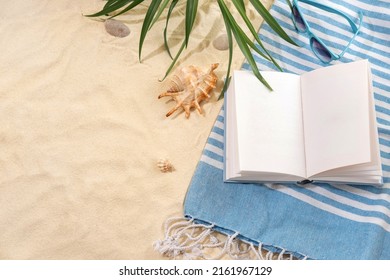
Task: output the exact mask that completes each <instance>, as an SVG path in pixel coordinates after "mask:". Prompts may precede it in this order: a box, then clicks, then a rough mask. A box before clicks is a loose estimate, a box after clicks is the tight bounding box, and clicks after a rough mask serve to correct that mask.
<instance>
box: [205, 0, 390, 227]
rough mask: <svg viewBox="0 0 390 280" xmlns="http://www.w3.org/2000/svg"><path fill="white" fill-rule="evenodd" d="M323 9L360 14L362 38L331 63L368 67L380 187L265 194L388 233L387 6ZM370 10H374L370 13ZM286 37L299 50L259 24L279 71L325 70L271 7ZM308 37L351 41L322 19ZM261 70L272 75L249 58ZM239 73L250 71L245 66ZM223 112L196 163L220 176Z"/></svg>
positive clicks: (278, 7)
mask: <svg viewBox="0 0 390 280" xmlns="http://www.w3.org/2000/svg"><path fill="white" fill-rule="evenodd" d="M327 2H328V3H327V4H328V5H330V6H332V7H334V8H336V9H339V10H341V11H343V12H345V13H346V14H348V15H349V16H350V17H351V18H352V19H354V18H356V19H357V13H358V11H359V10H360V11H362V12H363V14H364V18H363V25H362V28H361V32H360V33H359V35H358V36H357V37H356V39H355V41H354V42H353V43H352V44H351V46H350V48H349V50H348V51H347V52H346V53H345V55H344V57H343V58H342V59H341V60H340V61H337V62H334V63H343V62H349V61H354V60H358V59H366V58H367V59H369V61H370V63H371V67H372V75H373V88H374V97H375V108H376V114H377V122H378V132H379V143H380V150H381V159H382V167H383V172H384V178H383V179H384V182H385V184H384V186H381V187H376V186H359V185H348V184H346V185H329V184H317V185H315V186H312V187H310V188H297V187H296V186H291V185H267V187H268V188H270V189H272V190H274V191H278V192H281V193H284V194H286V195H288V196H290V197H291V198H293V199H296V200H299V201H301V202H304V203H306V204H308V205H311V206H313V207H315V208H316V209H321V210H323V211H326V212H328V213H332V214H334V215H337V216H339V217H343V218H346V219H349V220H351V221H355V222H359V223H368V224H375V225H378V226H380V227H381V228H383V229H384V230H385V231H386V232H390V71H389V69H390V1H374V2H375V4H373V1H369V0H358V1H343V0H338V1H335V0H332V1H327ZM373 5H375V8H373ZM271 13H272V15H273V16H274V17H275V18H276V19H277V20H278V22H279V23H280V24H281V26H282V27H283V28H284V29H285V30H286V32H287V33H288V34H289V35H290V36H291V37H292V38H293V39H294V40H295V42H297V43H298V44H299V45H301V46H304V47H300V48H299V47H295V46H293V45H290V44H289V43H287V42H285V41H283V40H282V39H280V38H279V37H278V36H277V35H275V33H274V32H273V31H272V30H271V28H270V27H269V26H268V25H266V24H264V25H263V26H262V28H261V30H260V34H259V35H260V38H261V40H262V42H263V43H264V46H265V47H266V48H267V49H268V50H269V51H270V53H271V54H272V55H273V57H274V58H276V60H277V61H278V63H279V64H280V66H281V67H282V68H283V70H284V71H287V72H292V73H297V74H301V73H304V72H307V71H310V70H313V69H316V68H319V67H323V66H324V65H323V64H322V63H321V62H320V61H319V60H318V59H317V58H316V57H315V55H314V54H313V53H312V51H311V49H310V47H309V45H308V38H307V37H305V35H302V34H297V33H296V31H295V28H294V27H293V24H292V21H291V18H290V14H291V12H290V8H289V6H288V5H287V3H286V1H275V4H274V6H273V7H272V9H271ZM308 13H309V14H308V15H307V17H306V18H307V20H308V22H309V23H311V25H310V26H311V28H312V31H313V33H314V32H315V34H316V35H317V36H319V37H320V38H324V39H325V41H329V42H331V41H332V42H333V43H334V45H335V46H336V47H339V48H342V47H343V46H345V44H346V42H347V41H348V39H349V38H350V36H352V34H351V32H349V31H348V30H349V29H350V28H349V25H348V24H347V23H346V22H345V21H344V20H340V21H338V20H337V19H335V18H334V15H330V17H328V16H326V15H325V14H326V13H324V14H323V15H320V16H312V15H310V12H308ZM253 55H254V57H255V60H256V62H257V64H258V66H259V68H260V69H261V70H276V68H275V67H274V66H273V65H272V64H271V63H270V62H269V61H267V60H265V59H263V58H262V57H260V56H258V55H256V53H253ZM243 68H244V69H250V67H249V65H248V64H247V63H244V65H243ZM223 116H224V111H223V109H222V111H221V113H220V115H219V116H218V118H217V121H216V123H215V125H214V127H213V129H212V132H211V134H210V137H209V138H208V141H207V144H206V146H205V150H204V153H203V155H202V157H201V161H202V162H204V163H207V164H208V165H209V166H210V167H211V168H216V169H218V170H223V134H224V132H223V129H224V124H223V122H224V117H223Z"/></svg>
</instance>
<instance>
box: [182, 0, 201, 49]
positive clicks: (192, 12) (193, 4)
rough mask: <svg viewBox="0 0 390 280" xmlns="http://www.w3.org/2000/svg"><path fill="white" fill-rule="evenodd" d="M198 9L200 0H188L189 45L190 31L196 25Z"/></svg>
mask: <svg viewBox="0 0 390 280" xmlns="http://www.w3.org/2000/svg"><path fill="white" fill-rule="evenodd" d="M197 11H198V0H187V5H186V21H185V43H186V47H187V46H188V41H189V39H190V33H191V30H192V27H193V26H194V22H195V17H196V13H197Z"/></svg>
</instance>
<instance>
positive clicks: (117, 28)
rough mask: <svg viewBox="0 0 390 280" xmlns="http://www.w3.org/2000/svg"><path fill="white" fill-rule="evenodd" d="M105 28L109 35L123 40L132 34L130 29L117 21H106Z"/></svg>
mask: <svg viewBox="0 0 390 280" xmlns="http://www.w3.org/2000/svg"><path fill="white" fill-rule="evenodd" d="M104 27H105V28H106V31H107V33H108V34H110V35H112V36H115V37H120V38H123V37H126V36H128V35H129V34H130V29H129V28H128V27H127V26H126V25H125V24H124V23H122V22H120V21H118V20H115V19H108V20H106V21H105V22H104Z"/></svg>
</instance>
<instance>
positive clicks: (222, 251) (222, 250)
mask: <svg viewBox="0 0 390 280" xmlns="http://www.w3.org/2000/svg"><path fill="white" fill-rule="evenodd" d="M213 228H214V225H213V224H211V225H204V224H198V223H195V222H194V219H185V218H169V219H168V220H167V221H166V222H165V224H164V231H165V239H164V240H158V241H156V242H155V243H154V249H155V250H156V251H158V252H160V253H161V254H162V255H164V256H166V257H169V258H171V259H187V260H188V259H189V260H192V259H206V260H213V259H221V258H224V257H225V258H226V257H230V258H231V259H239V260H241V259H258V260H275V259H279V260H282V259H289V260H292V259H295V258H294V257H293V254H291V253H289V252H287V251H286V250H284V249H281V250H280V252H278V253H274V252H271V251H266V250H265V249H264V247H263V244H262V243H260V242H259V245H258V246H255V245H253V244H252V243H249V242H245V241H243V240H239V239H237V238H236V237H237V236H238V234H239V233H238V232H236V233H234V234H232V235H224V234H221V233H219V232H216V231H214V230H213ZM306 258H307V257H304V259H306Z"/></svg>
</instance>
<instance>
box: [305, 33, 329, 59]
mask: <svg viewBox="0 0 390 280" xmlns="http://www.w3.org/2000/svg"><path fill="white" fill-rule="evenodd" d="M310 44H311V47H312V49H313V51H314V53H315V54H316V56H317V57H318V58H319V59H320V60H321V61H323V62H325V63H329V62H330V61H331V60H332V55H331V54H330V52H329V51H328V50H327V49H326V48H325V46H324V45H323V44H321V43H320V42H319V41H318V40H317V39H315V38H314V37H313V38H311V40H310Z"/></svg>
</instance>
